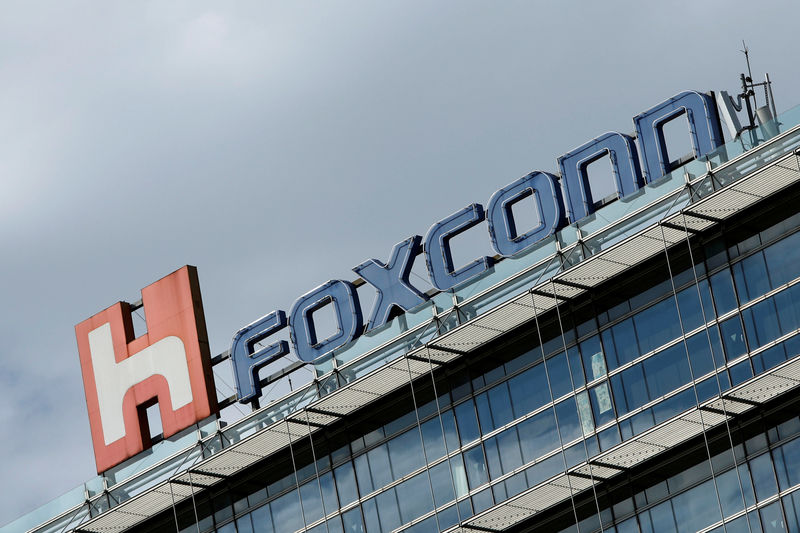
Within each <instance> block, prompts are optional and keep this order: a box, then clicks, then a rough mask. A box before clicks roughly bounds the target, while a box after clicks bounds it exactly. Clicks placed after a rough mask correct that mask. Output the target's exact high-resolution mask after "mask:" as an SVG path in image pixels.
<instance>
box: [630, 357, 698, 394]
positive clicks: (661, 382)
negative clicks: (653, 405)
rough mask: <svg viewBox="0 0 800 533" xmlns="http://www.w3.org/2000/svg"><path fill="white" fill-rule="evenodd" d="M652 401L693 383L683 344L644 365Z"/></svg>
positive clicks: (650, 359)
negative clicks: (690, 382)
mask: <svg viewBox="0 0 800 533" xmlns="http://www.w3.org/2000/svg"><path fill="white" fill-rule="evenodd" d="M642 365H643V367H644V375H645V379H647V388H648V389H649V391H650V399H651V400H655V399H656V398H660V397H661V396H664V395H666V394H667V393H669V392H672V391H673V390H675V389H677V388H678V387H680V386H681V385H685V384H686V383H689V381H691V374H690V372H689V362H688V360H687V359H686V348H685V347H684V345H683V343H679V344H676V345H674V346H672V347H671V348H667V349H666V350H664V351H662V352H660V353H657V354H655V355H653V356H652V357H650V358H649V359H646V360H645V361H644V362H643V363H642Z"/></svg>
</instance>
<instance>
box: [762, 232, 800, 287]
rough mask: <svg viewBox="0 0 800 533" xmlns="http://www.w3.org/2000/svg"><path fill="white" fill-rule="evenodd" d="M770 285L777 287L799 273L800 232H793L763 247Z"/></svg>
mask: <svg viewBox="0 0 800 533" xmlns="http://www.w3.org/2000/svg"><path fill="white" fill-rule="evenodd" d="M764 257H765V259H766V262H767V269H768V270H769V277H770V279H771V280H772V286H773V287H778V286H779V285H783V284H784V283H788V282H789V281H792V280H793V279H794V278H796V277H797V276H798V275H800V269H799V268H798V265H800V233H794V234H793V235H789V236H788V237H786V238H784V239H781V240H780V241H778V242H776V243H775V244H772V245H770V246H768V247H767V248H765V249H764Z"/></svg>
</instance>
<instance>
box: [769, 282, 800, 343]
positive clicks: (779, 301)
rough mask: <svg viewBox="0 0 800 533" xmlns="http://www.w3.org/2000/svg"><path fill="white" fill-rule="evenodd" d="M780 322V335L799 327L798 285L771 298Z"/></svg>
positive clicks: (799, 304)
mask: <svg viewBox="0 0 800 533" xmlns="http://www.w3.org/2000/svg"><path fill="white" fill-rule="evenodd" d="M773 298H774V300H775V306H776V307H777V308H778V318H779V319H780V321H781V333H789V332H790V331H794V330H796V329H797V328H798V327H800V285H793V286H791V287H789V288H788V289H786V290H784V291H781V292H779V293H778V294H776V295H775V296H773Z"/></svg>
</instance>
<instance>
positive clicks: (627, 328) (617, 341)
mask: <svg viewBox="0 0 800 533" xmlns="http://www.w3.org/2000/svg"><path fill="white" fill-rule="evenodd" d="M611 332H612V334H613V337H614V346H615V348H616V352H617V364H616V366H614V368H616V367H617V366H621V365H624V364H625V363H630V362H631V361H633V360H634V359H636V358H637V357H639V355H641V352H640V351H639V343H638V341H637V340H636V330H635V329H634V327H633V319H632V318H629V319H627V320H624V321H622V322H620V323H619V324H617V325H616V326H614V327H613V328H611Z"/></svg>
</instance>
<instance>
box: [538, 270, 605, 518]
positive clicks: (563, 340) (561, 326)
mask: <svg viewBox="0 0 800 533" xmlns="http://www.w3.org/2000/svg"><path fill="white" fill-rule="evenodd" d="M550 287H551V289H552V290H553V296H554V301H555V303H556V317H557V318H558V329H559V330H560V331H561V345H562V346H563V347H564V359H566V361H567V372H568V373H569V383H570V386H571V387H572V394H573V399H574V400H575V408H576V409H577V407H578V401H577V396H575V380H574V379H573V377H572V365H571V364H570V362H569V353H568V352H567V339H566V338H565V337H564V324H563V322H562V321H561V310H560V309H559V307H558V297H557V296H556V285H555V283H554V282H553V279H552V278H550ZM592 311H594V309H592ZM599 335H600V334H599V332H598V339H599V338H600V337H599ZM600 346H602V341H601V344H600ZM576 347H577V345H576ZM578 350H579V352H578V354H579V356H580V348H578ZM603 358H605V354H603ZM582 370H583V369H581V371H582ZM606 375H608V364H606ZM586 381H587V383H588V381H589V380H586ZM606 386H608V385H606ZM586 396H587V398H588V397H589V389H588V388H587V389H586ZM577 410H578V420H579V421H580V420H581V412H580V410H579V409H577ZM589 410H590V411H591V399H590V400H589ZM589 416H593V413H591V412H590V413H589ZM592 426H593V427H594V419H592ZM581 435H582V437H583V450H584V453H585V454H586V465H587V466H588V467H589V479H590V481H591V482H592V495H593V496H594V503H595V508H596V509H597V521H598V522H599V523H600V531H601V533H602V532H603V531H605V528H603V519H602V518H601V516H600V501H599V500H598V499H597V484H596V483H595V481H594V474H593V473H592V464H591V462H589V447H588V446H587V445H586V435H584V434H583V422H581ZM567 476H569V474H567Z"/></svg>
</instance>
